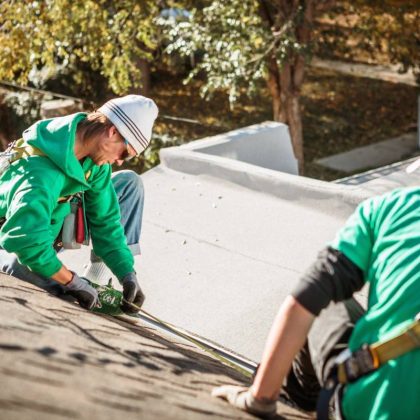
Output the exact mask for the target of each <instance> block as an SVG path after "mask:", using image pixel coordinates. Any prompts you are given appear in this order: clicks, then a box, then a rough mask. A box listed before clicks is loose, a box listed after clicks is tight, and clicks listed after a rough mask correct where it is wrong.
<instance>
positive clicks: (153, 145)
mask: <svg viewBox="0 0 420 420" xmlns="http://www.w3.org/2000/svg"><path fill="white" fill-rule="evenodd" d="M182 143H184V141H183V140H182V139H180V138H178V137H174V136H169V135H168V134H158V133H153V137H152V140H151V142H150V145H149V147H148V148H147V149H146V151H145V152H144V153H142V154H141V155H140V156H136V157H135V158H134V159H132V160H130V161H128V162H125V163H124V164H123V166H122V167H117V166H116V167H115V168H114V170H120V169H131V170H133V171H136V172H137V173H143V172H145V171H147V170H148V169H151V168H153V167H154V166H156V165H159V163H160V159H159V150H160V149H162V148H164V147H172V146H179V145H180V144H182Z"/></svg>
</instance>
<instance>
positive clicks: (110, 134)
mask: <svg viewBox="0 0 420 420" xmlns="http://www.w3.org/2000/svg"><path fill="white" fill-rule="evenodd" d="M116 133H117V129H116V128H115V125H111V127H109V129H108V137H109V138H111V137H113V136H115V134H116Z"/></svg>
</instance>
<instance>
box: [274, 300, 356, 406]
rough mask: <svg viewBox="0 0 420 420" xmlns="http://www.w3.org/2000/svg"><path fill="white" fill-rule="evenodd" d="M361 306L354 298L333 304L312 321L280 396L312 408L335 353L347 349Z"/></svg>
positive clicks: (329, 370) (298, 404)
mask: <svg viewBox="0 0 420 420" xmlns="http://www.w3.org/2000/svg"><path fill="white" fill-rule="evenodd" d="M363 313H364V309H363V308H362V307H361V306H360V305H359V303H358V302H357V301H356V300H355V299H353V298H352V299H349V300H346V301H344V302H340V303H332V304H330V305H329V306H328V307H327V308H326V309H324V310H323V311H322V312H321V314H320V315H319V316H318V317H317V318H316V320H315V321H314V323H313V325H312V328H311V331H310V333H309V335H308V340H307V342H306V344H305V346H304V347H303V348H302V350H301V351H300V352H299V353H298V354H297V356H296V357H295V359H294V360H293V364H292V368H291V370H290V372H289V374H288V376H287V377H286V379H285V381H284V383H283V389H282V393H281V397H283V398H285V399H286V400H288V401H291V402H293V403H294V404H296V405H297V406H298V407H300V408H301V409H303V410H307V411H314V410H315V409H316V403H317V399H318V395H319V392H320V390H321V387H323V386H324V385H325V381H326V379H327V378H328V375H329V373H330V372H331V368H332V367H333V365H334V360H335V358H336V356H337V355H338V354H339V353H341V351H342V350H344V349H345V348H347V345H348V342H349V339H350V335H351V333H352V332H353V328H354V325H355V323H356V322H357V320H358V319H359V318H360V317H361V316H362V315H363Z"/></svg>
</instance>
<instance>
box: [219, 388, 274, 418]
mask: <svg viewBox="0 0 420 420" xmlns="http://www.w3.org/2000/svg"><path fill="white" fill-rule="evenodd" d="M211 395H212V396H213V397H217V398H221V399H223V400H226V401H227V402H228V403H229V404H231V405H233V406H234V407H236V408H239V409H241V410H243V411H246V412H247V413H251V414H254V415H256V416H258V417H262V418H270V417H273V416H274V415H275V414H276V401H275V400H274V401H273V400H265V399H264V400H256V399H255V398H254V397H253V396H252V394H251V388H246V387H242V386H236V385H223V386H219V387H217V388H214V389H213V391H212V393H211Z"/></svg>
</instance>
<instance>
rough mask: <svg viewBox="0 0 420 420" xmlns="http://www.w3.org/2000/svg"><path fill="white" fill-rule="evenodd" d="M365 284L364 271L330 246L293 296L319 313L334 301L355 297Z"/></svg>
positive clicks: (313, 312)
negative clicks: (354, 294)
mask: <svg viewBox="0 0 420 420" xmlns="http://www.w3.org/2000/svg"><path fill="white" fill-rule="evenodd" d="M364 283H365V280H364V276H363V272H362V270H360V268H359V267H358V266H357V265H356V264H354V263H353V262H352V261H351V260H350V259H349V258H347V257H346V256H345V255H344V254H343V253H342V252H340V251H338V250H336V249H334V248H331V247H327V248H325V249H323V250H322V251H321V252H320V253H319V254H318V258H317V260H316V261H315V263H314V264H312V266H311V267H309V269H308V270H307V271H306V273H305V274H304V275H303V277H302V278H301V279H300V281H299V284H298V285H297V287H296V288H295V289H294V291H293V292H292V295H293V297H294V298H295V299H296V300H297V301H298V302H299V303H300V304H301V305H302V306H303V307H304V308H306V309H307V310H308V311H309V312H311V313H312V314H314V315H315V316H316V315H318V314H319V313H320V312H321V310H322V309H324V308H326V307H327V306H328V304H329V303H330V302H331V301H334V302H340V301H343V300H346V299H349V298H350V297H352V295H353V293H355V292H357V291H358V290H360V289H361V288H362V287H363V285H364Z"/></svg>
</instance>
